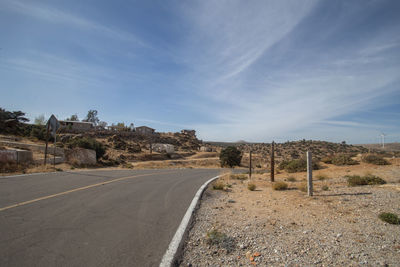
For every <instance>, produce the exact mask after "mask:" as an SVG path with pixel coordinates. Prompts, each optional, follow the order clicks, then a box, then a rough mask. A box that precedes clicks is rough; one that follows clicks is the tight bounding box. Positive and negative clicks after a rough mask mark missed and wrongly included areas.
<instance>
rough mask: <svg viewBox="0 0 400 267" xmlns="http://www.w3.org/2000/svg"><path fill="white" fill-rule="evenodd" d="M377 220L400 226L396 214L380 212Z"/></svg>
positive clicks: (399, 220)
mask: <svg viewBox="0 0 400 267" xmlns="http://www.w3.org/2000/svg"><path fill="white" fill-rule="evenodd" d="M379 219H381V220H382V221H384V222H387V223H390V224H400V219H399V217H398V216H397V215H396V214H393V213H390V212H382V213H381V214H379Z"/></svg>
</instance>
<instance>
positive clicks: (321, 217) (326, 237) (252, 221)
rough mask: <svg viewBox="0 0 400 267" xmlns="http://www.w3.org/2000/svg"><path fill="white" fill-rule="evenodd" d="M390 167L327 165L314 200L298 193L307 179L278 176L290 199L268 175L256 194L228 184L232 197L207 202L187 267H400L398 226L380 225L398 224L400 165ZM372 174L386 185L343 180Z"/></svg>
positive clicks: (238, 183)
mask: <svg viewBox="0 0 400 267" xmlns="http://www.w3.org/2000/svg"><path fill="white" fill-rule="evenodd" d="M390 161H391V163H392V165H388V166H375V165H370V164H365V163H361V164H360V165H354V166H343V167H338V166H333V165H329V167H328V165H325V169H322V170H318V171H314V172H313V176H314V179H315V181H314V189H315V191H314V196H313V197H308V196H307V193H306V192H303V191H301V190H299V189H298V188H301V187H302V184H304V180H305V178H306V173H305V172H302V173H296V174H286V173H280V174H278V175H277V176H276V181H285V180H286V182H287V184H288V185H289V188H288V190H285V191H275V190H273V189H272V186H271V182H269V175H267V174H264V175H254V176H253V177H252V180H251V183H254V184H256V186H257V187H256V190H255V191H250V190H248V189H247V184H248V183H249V181H248V180H236V179H230V178H228V177H229V176H225V177H224V178H223V179H222V182H223V183H224V184H225V185H228V186H227V187H226V190H224V191H221V190H213V189H212V186H210V187H209V188H208V189H207V191H206V192H205V194H204V196H203V199H202V202H201V206H200V208H199V210H198V211H197V213H196V216H195V219H194V224H193V228H192V229H191V230H190V232H189V237H188V239H187V241H186V244H185V249H184V255H183V258H182V264H181V266H254V265H259V266H400V225H392V224H388V223H385V222H383V221H381V220H380V219H379V218H378V215H379V214H380V213H381V212H392V213H395V214H397V215H398V216H400V159H391V160H390ZM366 173H370V174H374V175H378V176H379V177H381V178H383V179H385V180H386V181H387V184H385V185H375V186H358V187H348V186H347V183H346V179H345V178H344V176H345V175H354V174H359V175H365V174H366ZM289 177H291V178H289ZM319 179H321V180H319ZM288 180H291V181H292V182H289V181H288ZM323 187H324V189H325V190H323V189H322V188H323ZM216 233H219V234H216Z"/></svg>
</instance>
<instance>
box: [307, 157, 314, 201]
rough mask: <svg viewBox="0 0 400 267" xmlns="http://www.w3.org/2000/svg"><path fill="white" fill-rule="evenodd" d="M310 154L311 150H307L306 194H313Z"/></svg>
mask: <svg viewBox="0 0 400 267" xmlns="http://www.w3.org/2000/svg"><path fill="white" fill-rule="evenodd" d="M311 160H312V156H311V152H310V151H307V189H308V196H310V197H311V196H312V195H313V183H312V162H311Z"/></svg>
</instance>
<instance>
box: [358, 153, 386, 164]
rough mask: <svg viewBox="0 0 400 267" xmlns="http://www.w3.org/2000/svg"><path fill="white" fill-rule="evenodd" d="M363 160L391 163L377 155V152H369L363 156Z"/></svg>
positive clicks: (366, 161)
mask: <svg viewBox="0 0 400 267" xmlns="http://www.w3.org/2000/svg"><path fill="white" fill-rule="evenodd" d="M361 160H362V161H363V162H365V163H371V164H375V165H389V164H390V163H389V162H388V161H387V160H386V159H384V158H383V157H382V156H380V155H375V154H367V155H364V156H362V158H361Z"/></svg>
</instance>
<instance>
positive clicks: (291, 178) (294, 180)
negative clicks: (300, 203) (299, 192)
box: [287, 176, 296, 182]
mask: <svg viewBox="0 0 400 267" xmlns="http://www.w3.org/2000/svg"><path fill="white" fill-rule="evenodd" d="M287 180H288V181H289V182H296V178H294V177H293V176H289V177H288V178H287Z"/></svg>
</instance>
